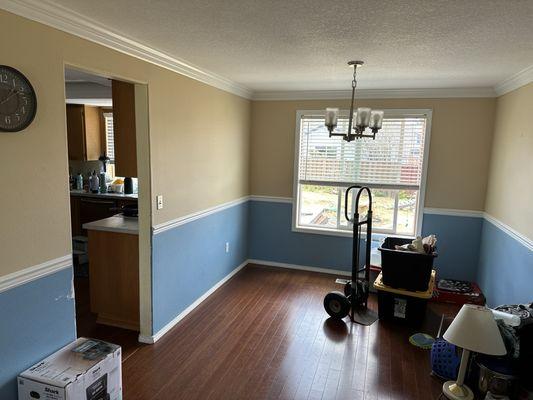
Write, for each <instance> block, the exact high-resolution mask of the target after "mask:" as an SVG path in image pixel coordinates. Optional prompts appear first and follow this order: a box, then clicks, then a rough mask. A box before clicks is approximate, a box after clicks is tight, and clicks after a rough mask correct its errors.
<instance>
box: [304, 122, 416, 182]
mask: <svg viewBox="0 0 533 400" xmlns="http://www.w3.org/2000/svg"><path fill="white" fill-rule="evenodd" d="M347 129H348V118H339V121H338V126H337V129H336V130H335V131H336V132H346V131H347ZM425 132H426V117H425V116H409V117H394V118H393V117H389V118H387V116H385V119H384V120H383V128H382V129H381V130H380V131H379V132H378V133H377V134H376V139H375V140H372V139H358V140H355V141H353V142H350V143H348V142H346V141H344V140H342V138H341V137H331V138H330V137H329V136H328V131H327V129H326V127H325V126H324V117H317V116H309V117H308V116H303V117H302V119H301V123H300V149H299V182H300V183H310V184H313V183H322V184H324V183H326V184H331V185H336V186H345V185H346V184H350V183H351V184H353V183H357V184H359V183H360V184H367V185H370V186H372V187H383V188H387V187H395V188H405V189H417V188H419V186H420V181H421V178H422V169H423V160H424V139H425Z"/></svg>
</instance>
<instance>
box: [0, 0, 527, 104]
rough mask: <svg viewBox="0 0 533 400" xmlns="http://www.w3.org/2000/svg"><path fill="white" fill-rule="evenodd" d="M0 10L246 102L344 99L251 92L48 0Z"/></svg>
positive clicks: (414, 92)
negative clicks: (184, 77) (248, 100)
mask: <svg viewBox="0 0 533 400" xmlns="http://www.w3.org/2000/svg"><path fill="white" fill-rule="evenodd" d="M0 8H2V9H4V10H6V11H8V12H11V13H13V14H17V15H19V16H21V17H24V18H28V19H30V20H33V21H36V22H40V23H42V24H45V25H47V26H50V27H53V28H56V29H59V30H61V31H63V32H67V33H70V34H72V35H75V36H78V37H81V38H83V39H86V40H89V41H91V42H94V43H98V44H100V45H103V46H106V47H108V48H111V49H113V50H116V51H119V52H121V53H123V54H127V55H129V56H132V57H135V58H138V59H140V60H143V61H146V62H149V63H151V64H155V65H158V66H160V67H162V68H166V69H168V70H171V71H174V72H176V73H178V74H181V75H184V76H187V77H189V78H191V79H194V80H197V81H199V82H202V83H205V84H207V85H210V86H213V87H216V88H218V89H221V90H224V91H226V92H229V93H233V94H235V95H237V96H241V97H244V98H247V99H252V100H335V99H339V100H344V99H349V98H350V96H351V91H349V90H295V91H252V90H251V89H249V88H248V87H246V86H244V85H242V84H239V83H237V82H234V81H232V80H230V79H227V78H224V77H223V76H220V75H218V74H216V73H214V72H211V71H208V70H205V69H202V68H199V67H197V66H194V65H192V64H190V63H187V62H186V61H184V60H180V59H178V58H175V57H173V56H170V55H169V54H166V53H164V52H162V51H159V50H156V49H154V48H152V47H150V46H147V45H145V44H143V43H141V42H139V41H137V40H135V39H132V38H129V37H127V36H125V35H123V34H121V33H118V32H115V31H113V30H112V29H110V28H108V27H106V26H105V25H102V24H100V23H98V22H96V21H94V20H91V19H89V18H87V17H85V16H84V15H82V14H79V13H77V12H75V11H72V10H70V9H68V8H66V7H63V6H61V5H58V4H53V3H51V2H49V1H48V0H2V1H1V4H0ZM530 82H533V65H532V66H530V67H528V68H525V69H524V70H522V71H520V72H518V73H517V74H515V75H513V76H511V77H509V78H507V79H505V80H504V81H502V82H501V83H499V84H498V85H496V86H495V87H494V88H492V87H474V88H441V89H438V88H427V89H360V90H358V91H357V97H358V98H361V99H402V98H403V99H409V98H454V97H455V98H459V97H465V98H468V97H497V96H501V95H503V94H505V93H508V92H510V91H512V90H515V89H518V88H519V87H521V86H524V85H527V84H528V83H530Z"/></svg>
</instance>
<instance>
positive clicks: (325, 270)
mask: <svg viewBox="0 0 533 400" xmlns="http://www.w3.org/2000/svg"><path fill="white" fill-rule="evenodd" d="M248 263H249V264H259V265H266V266H268V267H279V268H287V269H297V270H301V271H311V272H320V273H322V274H330V275H341V276H351V275H352V273H351V271H343V270H340V269H329V268H319V267H309V266H307V265H298V264H287V263H281V262H277V261H266V260H255V259H250V260H248ZM350 269H351V267H350Z"/></svg>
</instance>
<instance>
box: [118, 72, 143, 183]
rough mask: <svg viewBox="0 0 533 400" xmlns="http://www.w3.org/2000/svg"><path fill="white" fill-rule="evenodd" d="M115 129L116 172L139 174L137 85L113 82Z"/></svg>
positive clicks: (129, 174) (119, 174)
mask: <svg viewBox="0 0 533 400" xmlns="http://www.w3.org/2000/svg"><path fill="white" fill-rule="evenodd" d="M112 92H113V131H114V136H115V173H116V175H117V176H134V177H136V176H137V139H136V129H135V86H134V85H133V84H131V83H127V82H122V81H115V80H114V81H113V82H112Z"/></svg>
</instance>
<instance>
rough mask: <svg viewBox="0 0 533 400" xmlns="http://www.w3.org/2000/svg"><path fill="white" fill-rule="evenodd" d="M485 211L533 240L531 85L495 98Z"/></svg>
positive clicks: (532, 110)
mask: <svg viewBox="0 0 533 400" xmlns="http://www.w3.org/2000/svg"><path fill="white" fill-rule="evenodd" d="M486 211H487V213H488V214H490V215H492V216H493V217H495V218H497V219H498V220H500V221H502V222H503V223H504V224H507V225H509V226H510V227H511V228H513V229H515V230H516V231H518V232H519V233H521V234H523V235H526V236H527V237H528V238H529V239H530V240H533V83H530V84H529V85H526V86H523V87H521V88H520V89H517V90H514V91H512V92H510V93H507V94H505V95H503V96H501V97H499V98H498V102H497V109H496V121H495V125H494V140H493V146H492V156H491V165H490V174H489V184H488V189H487V202H486Z"/></svg>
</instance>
